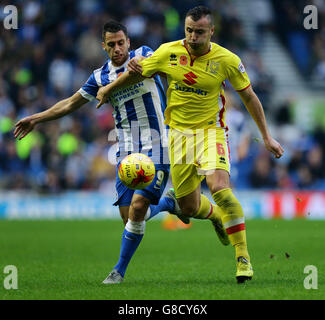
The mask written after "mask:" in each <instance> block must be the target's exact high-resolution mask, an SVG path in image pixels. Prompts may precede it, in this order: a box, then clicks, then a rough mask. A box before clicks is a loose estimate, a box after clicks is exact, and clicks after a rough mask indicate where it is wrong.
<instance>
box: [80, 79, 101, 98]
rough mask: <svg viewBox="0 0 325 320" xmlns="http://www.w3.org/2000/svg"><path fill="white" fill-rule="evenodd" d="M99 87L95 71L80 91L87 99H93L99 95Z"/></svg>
mask: <svg viewBox="0 0 325 320" xmlns="http://www.w3.org/2000/svg"><path fill="white" fill-rule="evenodd" d="M98 89H99V87H98V84H97V81H96V79H95V75H94V73H92V74H91V76H90V77H89V78H88V80H87V81H86V83H85V84H84V85H83V86H82V87H81V88H80V89H79V90H78V92H79V93H80V94H81V95H82V96H83V97H84V98H85V99H87V100H89V101H92V100H94V99H95V98H96V96H97V91H98Z"/></svg>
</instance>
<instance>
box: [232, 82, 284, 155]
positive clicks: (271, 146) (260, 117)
mask: <svg viewBox="0 0 325 320" xmlns="http://www.w3.org/2000/svg"><path fill="white" fill-rule="evenodd" d="M238 94H239V95H240V97H241V99H242V101H243V103H244V105H245V107H246V109H247V110H248V112H249V113H250V115H251V116H252V118H253V119H254V121H255V123H256V125H257V126H258V128H259V130H260V132H261V135H262V137H263V141H264V145H265V148H266V149H267V150H269V151H270V152H272V153H273V154H274V156H275V157H276V158H280V157H281V156H282V155H283V152H284V150H283V148H282V146H281V145H280V143H279V142H277V141H276V140H275V139H273V138H272V136H271V134H270V132H269V129H268V127H267V123H266V119H265V114H264V110H263V107H262V104H261V102H260V100H259V99H258V97H257V95H256V94H255V92H254V91H253V89H252V87H251V86H249V87H248V88H247V89H245V90H243V91H240V92H238Z"/></svg>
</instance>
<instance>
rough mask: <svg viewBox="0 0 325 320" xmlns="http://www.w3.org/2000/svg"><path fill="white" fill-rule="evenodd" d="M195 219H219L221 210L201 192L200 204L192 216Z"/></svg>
mask: <svg viewBox="0 0 325 320" xmlns="http://www.w3.org/2000/svg"><path fill="white" fill-rule="evenodd" d="M193 218H195V219H209V220H212V221H215V220H216V219H218V220H221V210H220V209H219V208H218V207H217V206H216V205H214V204H212V203H211V202H210V200H209V199H208V198H207V197H206V196H205V195H203V194H201V205H200V209H199V211H198V212H197V213H196V214H195V216H193Z"/></svg>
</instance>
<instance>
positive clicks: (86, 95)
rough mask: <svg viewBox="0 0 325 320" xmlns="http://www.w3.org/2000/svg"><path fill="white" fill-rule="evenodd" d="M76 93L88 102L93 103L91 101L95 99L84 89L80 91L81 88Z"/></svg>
mask: <svg viewBox="0 0 325 320" xmlns="http://www.w3.org/2000/svg"><path fill="white" fill-rule="evenodd" d="M78 92H79V93H80V94H81V95H82V96H83V97H84V98H85V99H87V100H89V101H93V100H95V98H94V97H93V96H92V95H91V94H89V93H87V92H86V91H85V90H84V89H82V88H80V89H79V90H78Z"/></svg>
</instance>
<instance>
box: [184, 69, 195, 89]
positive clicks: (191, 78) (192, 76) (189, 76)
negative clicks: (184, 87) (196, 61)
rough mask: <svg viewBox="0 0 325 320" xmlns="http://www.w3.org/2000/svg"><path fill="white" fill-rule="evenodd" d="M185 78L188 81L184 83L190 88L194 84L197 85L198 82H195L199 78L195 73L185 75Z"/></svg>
mask: <svg viewBox="0 0 325 320" xmlns="http://www.w3.org/2000/svg"><path fill="white" fill-rule="evenodd" d="M184 77H185V78H186V80H183V81H184V82H185V83H186V84H188V85H189V86H192V85H193V84H195V83H197V81H195V80H194V79H196V78H197V76H196V75H195V74H194V73H193V72H189V73H186V74H184Z"/></svg>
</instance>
